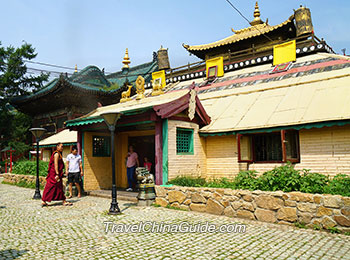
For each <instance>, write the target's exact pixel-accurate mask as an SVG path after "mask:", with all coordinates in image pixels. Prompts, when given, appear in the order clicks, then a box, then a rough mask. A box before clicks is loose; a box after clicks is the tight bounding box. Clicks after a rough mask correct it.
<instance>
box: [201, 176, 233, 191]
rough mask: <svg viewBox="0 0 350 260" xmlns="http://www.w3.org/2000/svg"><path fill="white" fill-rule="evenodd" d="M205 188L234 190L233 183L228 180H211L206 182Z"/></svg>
mask: <svg viewBox="0 0 350 260" xmlns="http://www.w3.org/2000/svg"><path fill="white" fill-rule="evenodd" d="M205 186H206V187H210V188H230V189H235V188H236V186H235V183H234V181H232V180H229V179H228V178H221V179H212V180H210V181H208V182H207V183H206V185H205Z"/></svg>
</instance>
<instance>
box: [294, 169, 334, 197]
mask: <svg viewBox="0 0 350 260" xmlns="http://www.w3.org/2000/svg"><path fill="white" fill-rule="evenodd" d="M328 182H329V177H328V176H325V175H323V174H319V173H310V172H309V171H307V170H304V174H303V175H302V178H301V181H300V191H301V192H306V193H320V194H322V193H324V189H325V187H326V186H327V185H328Z"/></svg>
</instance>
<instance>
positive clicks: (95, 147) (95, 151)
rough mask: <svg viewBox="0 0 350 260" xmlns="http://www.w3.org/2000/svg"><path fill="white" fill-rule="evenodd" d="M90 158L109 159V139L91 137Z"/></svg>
mask: <svg viewBox="0 0 350 260" xmlns="http://www.w3.org/2000/svg"><path fill="white" fill-rule="evenodd" d="M92 156H94V157H109V156H111V137H110V136H93V137H92Z"/></svg>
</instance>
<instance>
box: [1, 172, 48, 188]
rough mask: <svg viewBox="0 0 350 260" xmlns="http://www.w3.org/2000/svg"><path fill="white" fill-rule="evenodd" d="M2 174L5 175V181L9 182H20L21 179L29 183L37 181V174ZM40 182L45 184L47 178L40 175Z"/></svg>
mask: <svg viewBox="0 0 350 260" xmlns="http://www.w3.org/2000/svg"><path fill="white" fill-rule="evenodd" d="M2 176H3V177H4V181H5V182H9V183H18V182H21V181H25V182H27V183H34V184H35V182H36V176H34V175H21V174H12V173H4V174H3V175H2ZM39 182H40V184H41V185H43V186H45V184H46V178H45V177H42V176H39Z"/></svg>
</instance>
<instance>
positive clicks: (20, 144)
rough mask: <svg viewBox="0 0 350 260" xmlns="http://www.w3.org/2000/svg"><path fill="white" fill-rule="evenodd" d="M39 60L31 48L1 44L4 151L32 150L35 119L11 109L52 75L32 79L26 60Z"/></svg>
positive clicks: (1, 143) (0, 120)
mask: <svg viewBox="0 0 350 260" xmlns="http://www.w3.org/2000/svg"><path fill="white" fill-rule="evenodd" d="M36 56H37V53H36V52H35V49H34V48H33V47H32V45H31V44H28V43H26V42H24V43H23V44H22V46H20V47H18V48H15V47H13V46H8V47H3V46H2V44H1V42H0V147H1V148H4V147H6V146H11V147H12V148H13V149H15V150H16V153H17V154H21V153H24V152H25V151H27V150H28V149H29V148H30V145H29V144H30V143H31V136H30V134H29V133H28V129H29V127H30V126H31V123H32V119H31V117H29V116H28V115H25V114H23V113H21V112H19V111H17V110H15V109H13V108H11V107H10V106H9V105H8V102H9V101H10V99H11V98H13V97H16V96H19V95H28V94H30V93H32V92H35V91H37V90H39V89H40V88H42V87H43V83H44V82H45V81H47V79H48V76H49V74H45V73H41V74H40V75H36V76H35V75H29V74H28V73H27V66H26V64H25V60H31V59H34V58H35V57H36Z"/></svg>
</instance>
